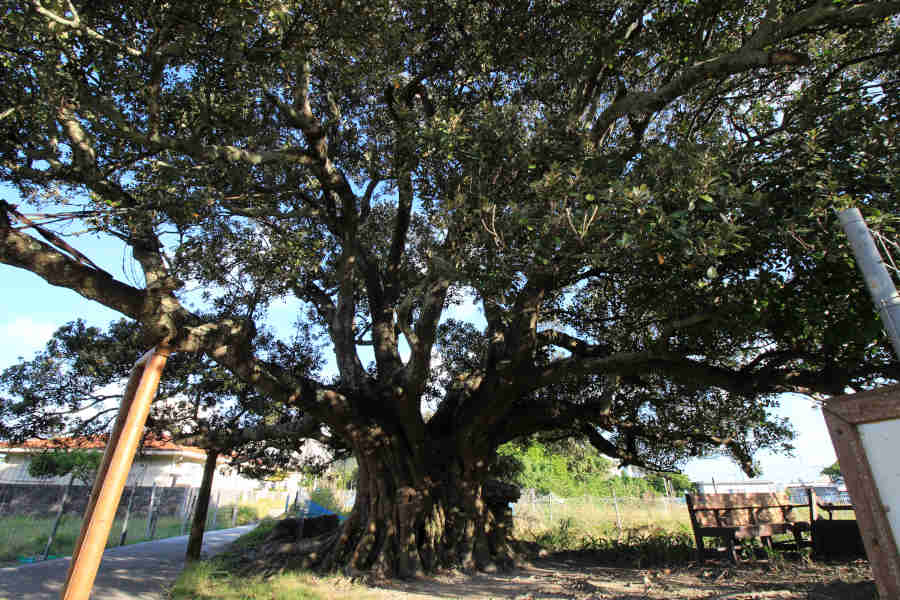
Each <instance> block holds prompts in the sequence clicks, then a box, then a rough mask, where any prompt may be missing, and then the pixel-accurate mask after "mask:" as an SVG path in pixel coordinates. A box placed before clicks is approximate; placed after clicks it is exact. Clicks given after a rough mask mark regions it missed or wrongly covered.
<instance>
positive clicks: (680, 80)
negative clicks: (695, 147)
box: [591, 2, 900, 144]
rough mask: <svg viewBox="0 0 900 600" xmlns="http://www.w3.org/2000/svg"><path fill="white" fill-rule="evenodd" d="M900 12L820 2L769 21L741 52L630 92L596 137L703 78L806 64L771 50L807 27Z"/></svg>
mask: <svg viewBox="0 0 900 600" xmlns="http://www.w3.org/2000/svg"><path fill="white" fill-rule="evenodd" d="M898 11H900V2H876V3H871V4H857V5H855V6H851V7H848V8H842V7H841V6H840V5H837V4H829V3H819V4H816V5H815V6H814V7H812V8H809V9H806V10H803V11H800V12H798V13H796V14H795V15H792V16H790V17H788V18H787V19H785V20H783V21H782V22H780V23H772V22H765V23H763V24H762V25H760V26H759V28H758V29H757V31H756V32H755V33H754V35H753V36H752V37H751V38H750V39H749V40H748V41H747V43H746V44H744V46H742V47H741V48H739V49H738V50H736V51H734V52H730V53H728V54H725V55H723V56H720V57H718V58H714V59H710V60H706V61H703V62H700V63H697V64H695V65H693V66H691V67H688V68H687V69H685V70H684V71H683V72H682V73H681V74H680V75H679V76H678V77H676V78H674V79H673V80H672V81H670V82H669V83H668V84H667V85H665V86H663V87H661V88H660V89H658V90H656V91H653V92H630V93H628V94H626V95H625V96H623V97H622V98H620V99H618V100H616V101H615V102H613V103H612V104H611V105H610V106H609V107H607V108H606V109H605V110H604V111H603V112H602V113H601V114H600V116H599V117H598V119H597V120H596V121H595V122H594V126H593V129H592V133H591V136H592V138H593V140H594V143H595V144H597V143H599V142H600V140H601V137H602V136H603V134H604V132H606V131H607V130H609V129H610V128H611V127H612V126H613V125H614V124H615V122H616V121H617V120H618V119H619V118H621V117H623V116H625V115H627V114H633V113H653V112H656V111H659V110H661V109H662V108H664V107H665V106H667V105H668V104H669V103H670V102H672V101H673V100H675V99H676V98H678V97H680V96H682V95H684V94H685V93H687V92H688V91H689V90H690V89H691V88H693V87H694V86H696V85H698V84H699V83H702V82H703V81H707V80H710V79H715V78H722V77H727V76H729V75H735V74H737V73H742V72H745V71H751V70H755V69H761V68H770V67H778V66H797V65H804V64H807V63H808V62H809V59H808V58H807V57H806V56H804V55H802V54H798V53H796V52H791V51H778V50H775V49H772V46H773V45H774V44H776V43H778V42H781V41H784V40H787V39H789V38H791V37H793V36H796V35H798V34H800V33H802V32H804V31H808V30H810V29H812V28H815V27H819V26H822V25H827V24H833V23H841V24H846V25H861V24H866V23H870V22H872V21H874V20H877V19H881V18H885V17H889V16H891V15H893V14H896V13H897V12H898Z"/></svg>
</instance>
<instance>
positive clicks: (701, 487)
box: [693, 479, 780, 494]
mask: <svg viewBox="0 0 900 600" xmlns="http://www.w3.org/2000/svg"><path fill="white" fill-rule="evenodd" d="M693 485H694V490H695V491H696V492H697V493H698V494H766V493H774V492H777V491H780V490H778V486H777V485H776V484H775V482H774V481H759V480H756V479H747V480H746V481H709V482H706V481H695V482H693Z"/></svg>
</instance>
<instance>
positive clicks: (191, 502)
mask: <svg viewBox="0 0 900 600" xmlns="http://www.w3.org/2000/svg"><path fill="white" fill-rule="evenodd" d="M189 489H190V493H189V494H188V503H187V505H188V508H187V510H186V511H184V519H183V520H182V521H181V535H185V533H187V524H188V523H189V522H190V520H191V517H192V516H193V515H194V506H195V505H196V503H197V496H196V494H194V488H189Z"/></svg>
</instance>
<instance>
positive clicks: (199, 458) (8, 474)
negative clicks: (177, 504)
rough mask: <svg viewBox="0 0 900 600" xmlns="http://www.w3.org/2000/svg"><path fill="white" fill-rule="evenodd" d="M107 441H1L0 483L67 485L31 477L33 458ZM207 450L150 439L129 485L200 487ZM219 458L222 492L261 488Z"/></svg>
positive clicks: (103, 445) (218, 479)
mask: <svg viewBox="0 0 900 600" xmlns="http://www.w3.org/2000/svg"><path fill="white" fill-rule="evenodd" d="M105 448H106V440H105V439H101V438H90V439H89V438H62V439H55V440H40V439H31V440H27V441H26V442H24V443H22V444H18V445H11V444H8V443H5V442H0V484H12V483H16V484H46V483H51V484H65V483H67V482H68V477H56V478H49V479H37V478H34V477H31V476H30V475H29V474H28V464H29V463H30V462H31V458H32V456H34V455H35V454H37V453H39V452H45V451H48V450H53V449H62V450H66V449H71V450H75V449H78V450H96V451H98V452H101V453H102V452H103V450H104V449H105ZM205 461H206V451H205V450H203V449H201V448H196V447H193V446H182V445H181V444H177V443H175V442H173V441H172V440H171V439H167V438H163V439H156V438H152V437H148V438H147V439H145V441H144V445H143V447H142V448H141V449H140V450H139V451H138V454H137V455H136V456H135V457H134V463H133V464H132V466H131V472H130V473H129V476H128V483H127V485H134V484H135V483H137V484H138V485H140V486H152V485H153V484H156V485H157V486H161V487H171V486H184V487H199V486H200V482H201V480H202V479H203V463H204V462H205ZM227 462H228V461H227V459H226V458H224V457H219V459H218V463H219V466H218V471H217V473H216V476H215V479H214V482H215V486H216V487H217V488H219V489H232V490H251V489H256V488H258V487H259V486H260V482H259V481H258V480H255V479H248V478H245V477H241V476H240V475H239V474H238V473H237V472H236V470H235V469H234V468H232V467H230V466H229V465H228V464H227Z"/></svg>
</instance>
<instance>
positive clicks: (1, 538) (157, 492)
mask: <svg viewBox="0 0 900 600" xmlns="http://www.w3.org/2000/svg"><path fill="white" fill-rule="evenodd" d="M140 483H141V481H139V480H135V478H132V479H130V480H129V481H128V483H127V485H126V487H125V490H124V492H123V494H122V499H121V500H120V502H119V508H118V511H117V513H116V521H115V523H114V524H113V527H112V530H111V532H110V536H109V541H108V542H107V547H112V546H117V545H120V544H126V543H135V542H141V541H146V540H152V539H160V538H166V537H172V536H178V535H185V534H187V533H188V531H189V529H190V525H191V520H192V518H193V513H194V511H195V510H196V504H197V496H198V492H199V490H198V488H196V487H187V486H168V487H166V486H158V485H150V486H147V485H140ZM90 491H91V490H90V487H88V486H85V485H79V484H77V483H76V484H73V485H71V486H68V485H55V484H42V483H37V484H36V483H33V482H29V483H23V482H17V481H11V480H9V479H7V480H6V481H0V563H4V562H12V561H20V562H33V561H34V560H41V559H43V558H45V557H46V558H51V557H56V556H67V555H69V554H71V551H72V548H73V547H74V545H75V541H76V539H77V537H78V534H79V531H80V530H81V519H82V515H83V514H84V512H85V508H86V506H87V502H88V499H89V497H90ZM288 496H289V494H288V493H287V492H286V491H272V490H230V489H216V488H215V487H214V488H213V491H212V494H211V497H210V505H209V510H208V513H207V522H206V526H207V530H214V529H223V528H227V527H234V526H237V525H244V524H246V523H251V522H255V521H258V520H259V519H260V518H262V517H265V516H269V515H274V514H280V513H281V512H283V511H284V507H285V504H286V501H287V498H288Z"/></svg>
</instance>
